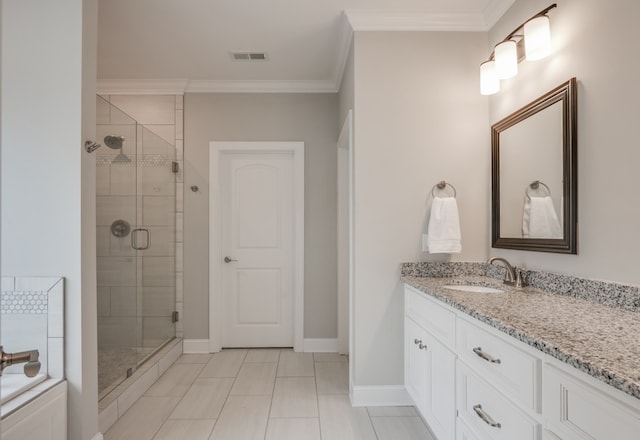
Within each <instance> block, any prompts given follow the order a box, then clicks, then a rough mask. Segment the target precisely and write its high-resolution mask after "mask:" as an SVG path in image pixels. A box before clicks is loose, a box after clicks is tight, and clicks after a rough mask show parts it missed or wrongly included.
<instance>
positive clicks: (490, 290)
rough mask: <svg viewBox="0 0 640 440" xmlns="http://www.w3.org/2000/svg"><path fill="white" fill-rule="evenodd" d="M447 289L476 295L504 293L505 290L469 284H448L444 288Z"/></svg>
mask: <svg viewBox="0 0 640 440" xmlns="http://www.w3.org/2000/svg"><path fill="white" fill-rule="evenodd" d="M442 287H444V288H445V289H451V290H459V291H461V292H475V293H503V292H504V290H501V289H496V288H493V287H487V286H472V285H469V284H447V285H445V286H442Z"/></svg>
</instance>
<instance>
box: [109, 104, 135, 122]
mask: <svg viewBox="0 0 640 440" xmlns="http://www.w3.org/2000/svg"><path fill="white" fill-rule="evenodd" d="M111 123H112V124H122V125H136V120H135V119H134V118H132V117H131V116H129V115H128V114H127V113H126V112H123V111H122V109H120V108H117V106H116V107H113V106H111Z"/></svg>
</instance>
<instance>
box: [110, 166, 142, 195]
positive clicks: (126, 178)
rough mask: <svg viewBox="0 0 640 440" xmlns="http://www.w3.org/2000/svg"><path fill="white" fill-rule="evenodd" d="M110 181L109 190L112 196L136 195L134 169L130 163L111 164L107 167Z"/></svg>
mask: <svg viewBox="0 0 640 440" xmlns="http://www.w3.org/2000/svg"><path fill="white" fill-rule="evenodd" d="M109 170H110V175H111V180H110V182H109V190H110V194H111V195H112V196H135V195H136V167H135V166H132V165H131V164H130V163H122V164H113V165H111V166H110V167H109Z"/></svg>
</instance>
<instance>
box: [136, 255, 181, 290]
mask: <svg viewBox="0 0 640 440" xmlns="http://www.w3.org/2000/svg"><path fill="white" fill-rule="evenodd" d="M175 264H176V259H175V258H174V257H143V258H142V283H143V285H144V286H165V287H169V286H171V287H175V285H176V278H175Z"/></svg>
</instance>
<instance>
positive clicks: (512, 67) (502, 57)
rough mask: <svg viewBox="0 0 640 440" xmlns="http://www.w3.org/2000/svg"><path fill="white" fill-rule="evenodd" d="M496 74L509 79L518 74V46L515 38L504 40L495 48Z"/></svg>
mask: <svg viewBox="0 0 640 440" xmlns="http://www.w3.org/2000/svg"><path fill="white" fill-rule="evenodd" d="M494 53H495V60H496V75H498V78H500V79H507V78H511V77H514V76H516V75H517V74H518V48H517V47H516V42H515V41H513V40H507V41H503V42H502V43H500V44H498V45H497V46H496V47H495V49H494Z"/></svg>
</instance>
